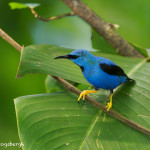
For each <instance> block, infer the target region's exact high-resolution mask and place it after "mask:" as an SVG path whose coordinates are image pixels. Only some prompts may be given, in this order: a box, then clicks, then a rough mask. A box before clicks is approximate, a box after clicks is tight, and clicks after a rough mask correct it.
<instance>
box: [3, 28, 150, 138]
mask: <svg viewBox="0 0 150 150" xmlns="http://www.w3.org/2000/svg"><path fill="white" fill-rule="evenodd" d="M0 36H1V37H2V38H3V39H4V40H5V41H7V42H8V43H10V44H11V45H12V46H13V47H14V48H16V49H17V50H18V51H19V52H21V49H22V47H21V46H20V45H19V44H18V43H17V42H16V41H14V40H13V39H12V38H11V37H10V36H8V35H7V34H6V33H5V32H4V31H3V30H2V29H0ZM52 77H53V78H54V79H55V80H57V81H58V82H60V83H61V84H62V85H63V86H64V87H65V88H66V89H68V90H69V91H71V92H73V93H75V94H77V95H80V93H81V91H80V90H79V89H77V88H76V87H74V86H73V85H71V84H70V83H68V82H67V81H66V80H64V79H62V78H60V77H56V76H52ZM85 99H86V101H88V102H89V103H91V104H92V105H93V106H95V107H96V108H98V109H100V110H102V111H104V112H105V113H107V114H108V115H110V116H112V117H114V118H116V119H117V120H119V121H121V122H123V123H124V124H126V125H128V126H130V127H132V128H133V129H135V130H138V131H140V132H142V133H144V134H146V135H149V136H150V129H147V128H145V127H143V126H141V125H139V124H137V123H135V122H133V121H132V120H129V119H128V118H126V117H124V116H122V115H120V114H119V113H118V112H115V111H113V110H112V109H110V110H109V111H107V109H106V107H105V106H104V105H103V104H101V103H99V102H98V101H96V100H95V99H93V98H91V97H89V96H86V97H85Z"/></svg>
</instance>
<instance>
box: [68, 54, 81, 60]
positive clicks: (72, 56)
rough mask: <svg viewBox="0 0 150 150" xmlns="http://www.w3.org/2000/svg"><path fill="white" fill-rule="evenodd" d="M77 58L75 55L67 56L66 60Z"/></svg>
mask: <svg viewBox="0 0 150 150" xmlns="http://www.w3.org/2000/svg"><path fill="white" fill-rule="evenodd" d="M78 57H79V56H77V55H68V58H69V59H77V58H78Z"/></svg>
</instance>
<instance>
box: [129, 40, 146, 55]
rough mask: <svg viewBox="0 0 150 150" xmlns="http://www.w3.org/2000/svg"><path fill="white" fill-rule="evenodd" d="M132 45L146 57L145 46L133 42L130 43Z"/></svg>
mask: <svg viewBox="0 0 150 150" xmlns="http://www.w3.org/2000/svg"><path fill="white" fill-rule="evenodd" d="M130 44H131V45H132V46H133V47H135V48H136V49H137V50H138V51H139V52H140V53H141V54H142V55H143V56H145V57H148V56H149V55H148V52H147V50H146V49H145V48H143V47H141V46H139V45H137V44H133V43H130Z"/></svg>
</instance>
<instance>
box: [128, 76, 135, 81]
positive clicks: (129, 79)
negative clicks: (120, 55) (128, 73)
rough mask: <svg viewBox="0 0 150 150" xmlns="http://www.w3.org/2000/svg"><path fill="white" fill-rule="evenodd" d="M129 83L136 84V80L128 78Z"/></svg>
mask: <svg viewBox="0 0 150 150" xmlns="http://www.w3.org/2000/svg"><path fill="white" fill-rule="evenodd" d="M127 81H130V82H135V80H134V79H131V78H129V77H127Z"/></svg>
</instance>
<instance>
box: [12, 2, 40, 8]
mask: <svg viewBox="0 0 150 150" xmlns="http://www.w3.org/2000/svg"><path fill="white" fill-rule="evenodd" d="M9 6H10V8H11V9H23V8H35V7H38V6H40V4H38V3H17V2H10V3H9Z"/></svg>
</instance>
